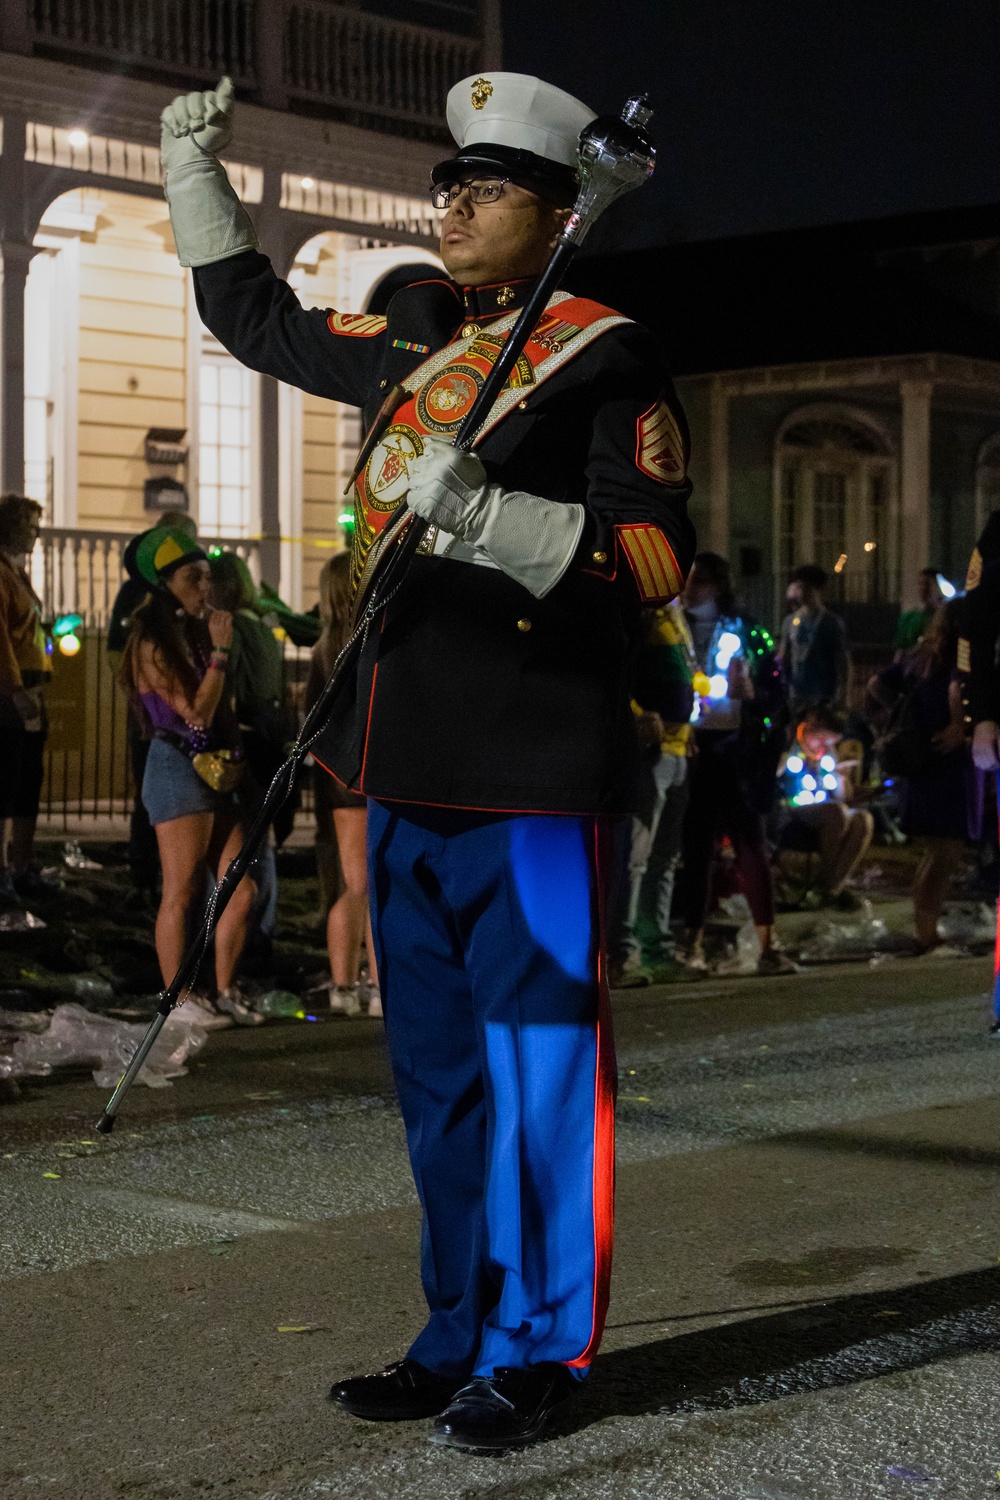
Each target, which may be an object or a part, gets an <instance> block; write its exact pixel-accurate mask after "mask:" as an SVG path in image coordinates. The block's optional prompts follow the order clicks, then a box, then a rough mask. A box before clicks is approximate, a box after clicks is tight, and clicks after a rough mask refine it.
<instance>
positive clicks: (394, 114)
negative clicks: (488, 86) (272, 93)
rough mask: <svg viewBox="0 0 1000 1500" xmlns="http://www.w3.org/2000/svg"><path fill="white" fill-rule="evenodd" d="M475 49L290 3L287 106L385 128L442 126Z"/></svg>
mask: <svg viewBox="0 0 1000 1500" xmlns="http://www.w3.org/2000/svg"><path fill="white" fill-rule="evenodd" d="M478 53H479V44H478V42H477V41H475V40H474V39H470V38H468V37H459V36H450V35H449V34H448V33H447V32H443V31H431V30H429V29H428V28H427V27H424V26H410V25H407V24H405V23H404V22H402V21H387V20H384V19H383V18H382V17H381V16H370V15H365V14H364V12H363V11H359V10H348V9H347V8H346V7H344V6H341V5H331V4H328V3H327V0H291V3H290V4H289V5H288V7H287V11H286V30H285V80H286V87H287V89H288V95H289V99H295V100H302V101H307V102H309V103H312V104H317V105H323V104H327V103H332V104H334V105H335V106H336V107H337V108H339V109H342V110H347V111H350V112H352V113H353V112H358V113H360V114H362V115H366V116H381V117H383V118H384V119H386V120H392V121H396V120H399V121H406V122H414V123H418V124H421V125H424V126H430V127H433V126H440V125H441V123H442V116H443V113H444V101H445V97H446V95H447V93H448V90H449V88H450V87H451V85H452V84H453V83H456V82H457V81H458V79H460V78H464V77H466V75H467V74H469V73H471V72H472V71H473V70H474V69H475V68H476V65H477V58H478Z"/></svg>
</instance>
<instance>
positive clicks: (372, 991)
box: [368, 984, 382, 1017]
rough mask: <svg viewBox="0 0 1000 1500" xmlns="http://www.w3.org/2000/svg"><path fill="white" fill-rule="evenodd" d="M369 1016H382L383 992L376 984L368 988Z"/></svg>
mask: <svg viewBox="0 0 1000 1500" xmlns="http://www.w3.org/2000/svg"><path fill="white" fill-rule="evenodd" d="M368 1014H369V1015H370V1016H377V1017H381V1015H382V992H381V990H380V989H379V988H378V985H375V984H372V985H369V987H368Z"/></svg>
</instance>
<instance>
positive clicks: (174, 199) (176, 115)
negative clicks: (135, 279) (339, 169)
mask: <svg viewBox="0 0 1000 1500" xmlns="http://www.w3.org/2000/svg"><path fill="white" fill-rule="evenodd" d="M160 125H161V131H160V153H161V156H162V159H163V190H164V192H165V194H166V198H167V202H168V204H169V205H170V222H171V224H172V225H173V230H174V244H175V245H176V247H177V256H178V259H179V260H180V263H181V265H182V266H207V265H210V264H211V263H212V261H215V260H227V259H228V258H229V256H231V255H239V254H240V253H241V251H243V250H256V248H257V236H256V234H255V233H254V227H253V224H252V223H251V222H250V215H249V214H248V213H247V211H246V209H245V208H244V207H243V204H242V203H241V202H240V200H239V198H237V196H236V194H235V192H234V191H233V188H232V185H231V183H230V181H229V178H228V177H227V176H226V169H225V167H224V166H223V165H222V163H221V162H220V161H219V159H218V153H219V152H220V151H224V150H225V149H226V147H227V146H228V145H229V143H230V141H231V140H232V138H233V85H232V83H231V81H230V80H229V79H228V78H223V79H222V80H221V81H220V83H219V87H218V88H217V89H209V90H208V91H207V92H205V93H197V92H196V93H193V94H178V95H177V98H176V99H175V100H174V101H173V103H172V104H168V105H167V107H166V109H165V110H164V111H163V113H162V114H161V116H160Z"/></svg>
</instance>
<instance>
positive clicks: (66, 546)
mask: <svg viewBox="0 0 1000 1500" xmlns="http://www.w3.org/2000/svg"><path fill="white" fill-rule="evenodd" d="M154 524H155V523H154ZM198 540H199V542H200V543H201V545H202V546H203V547H223V548H226V549H228V550H230V551H233V552H237V553H239V555H240V557H242V558H243V559H244V560H245V561H246V564H247V566H248V567H249V569H250V572H251V573H252V574H253V577H254V578H255V579H257V580H259V577H260V559H259V552H260V541H259V539H258V538H257V537H218V538H216V537H203V536H199V538H198ZM130 541H131V533H130V532H127V531H126V532H122V531H87V530H83V529H80V528H77V527H66V526H46V527H44V528H43V530H42V532H41V534H40V536H39V538H38V542H37V543H36V546H35V550H34V552H33V553H32V557H31V567H30V571H31V579H32V583H33V584H34V586H35V589H36V591H37V593H38V595H39V597H40V598H41V600H42V605H43V609H44V614H45V618H46V619H47V620H51V619H54V618H55V616H56V615H70V614H73V615H82V616H83V618H84V621H85V622H86V624H87V625H88V626H104V625H107V623H108V621H109V620H110V618H111V608H112V605H113V604H114V602H115V595H116V594H117V593H118V590H119V588H120V587H121V585H122V583H123V582H124V581H125V567H124V563H123V561H122V556H123V553H124V551H125V548H126V547H127V545H128V543H129V542H130Z"/></svg>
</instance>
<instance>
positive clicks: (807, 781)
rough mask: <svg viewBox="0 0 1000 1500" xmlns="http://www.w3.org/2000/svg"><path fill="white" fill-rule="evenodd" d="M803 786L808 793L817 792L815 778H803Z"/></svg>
mask: <svg viewBox="0 0 1000 1500" xmlns="http://www.w3.org/2000/svg"><path fill="white" fill-rule="evenodd" d="M802 785H803V786H804V787H805V789H806V791H807V792H814V791H815V790H816V778H815V776H808V775H807V776H803V778H802Z"/></svg>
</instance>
